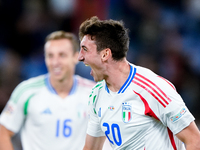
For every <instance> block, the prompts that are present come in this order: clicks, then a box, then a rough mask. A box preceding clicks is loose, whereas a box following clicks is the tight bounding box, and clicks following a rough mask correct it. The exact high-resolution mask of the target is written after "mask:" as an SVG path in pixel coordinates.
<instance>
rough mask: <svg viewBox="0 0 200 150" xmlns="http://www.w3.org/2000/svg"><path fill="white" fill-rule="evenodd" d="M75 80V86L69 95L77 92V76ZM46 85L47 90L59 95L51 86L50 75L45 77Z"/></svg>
mask: <svg viewBox="0 0 200 150" xmlns="http://www.w3.org/2000/svg"><path fill="white" fill-rule="evenodd" d="M73 80H74V81H73V85H72V88H71V90H70V92H69V95H72V94H74V92H75V91H76V87H77V84H78V82H77V78H76V76H73ZM45 84H46V86H47V89H48V90H49V91H50V92H51V93H53V94H56V95H57V92H56V90H55V89H54V88H53V86H52V85H51V82H50V75H49V74H46V76H45Z"/></svg>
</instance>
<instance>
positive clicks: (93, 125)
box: [87, 91, 105, 137]
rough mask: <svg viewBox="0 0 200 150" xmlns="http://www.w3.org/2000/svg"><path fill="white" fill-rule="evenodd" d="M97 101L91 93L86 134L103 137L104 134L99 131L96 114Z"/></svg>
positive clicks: (95, 95)
mask: <svg viewBox="0 0 200 150" xmlns="http://www.w3.org/2000/svg"><path fill="white" fill-rule="evenodd" d="M97 99H98V96H97V94H96V93H95V92H94V91H92V94H91V95H90V100H89V122H88V128H87V134H89V135H91V136H94V137H100V136H105V134H104V132H103V131H102V130H101V127H100V123H99V119H98V116H97V113H96V108H95V106H96V102H97Z"/></svg>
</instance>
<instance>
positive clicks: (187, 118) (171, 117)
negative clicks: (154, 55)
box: [78, 17, 200, 150]
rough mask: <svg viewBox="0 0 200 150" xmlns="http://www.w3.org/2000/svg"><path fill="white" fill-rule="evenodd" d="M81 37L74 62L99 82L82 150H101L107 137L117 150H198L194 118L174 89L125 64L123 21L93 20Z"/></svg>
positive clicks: (199, 141)
mask: <svg viewBox="0 0 200 150" xmlns="http://www.w3.org/2000/svg"><path fill="white" fill-rule="evenodd" d="M79 37H80V40H81V44H80V46H81V50H80V52H79V57H78V59H79V61H83V62H84V63H85V65H88V66H90V67H91V75H92V76H93V78H94V80H95V81H97V82H98V83H97V84H96V86H94V88H93V90H92V93H91V95H90V106H89V107H90V122H89V124H88V129H87V137H86V143H85V146H84V150H100V149H101V147H102V145H103V142H104V140H105V137H107V139H108V140H109V141H110V145H111V146H112V147H113V149H116V150H118V149H119V150H121V149H124V150H125V149H126V150H184V149H185V147H186V149H187V150H200V133H199V130H198V128H197V126H196V124H195V122H194V117H193V115H192V114H191V113H190V111H189V110H188V108H187V107H186V106H185V104H184V102H183V100H182V98H181V96H180V95H179V94H178V93H177V91H176V89H175V87H174V86H173V85H172V83H170V82H169V81H167V80H166V79H164V78H162V77H160V76H159V75H157V74H155V73H154V72H152V71H151V70H149V69H147V68H143V67H140V66H136V65H134V64H131V63H129V62H128V61H127V59H126V54H127V51H128V47H129V37H128V31H127V29H126V28H125V27H124V24H123V22H122V21H115V20H111V19H110V20H99V19H98V17H92V18H91V19H88V20H86V21H84V22H83V23H82V24H81V26H80V29H79ZM182 143H184V144H182ZM184 145H185V146H184Z"/></svg>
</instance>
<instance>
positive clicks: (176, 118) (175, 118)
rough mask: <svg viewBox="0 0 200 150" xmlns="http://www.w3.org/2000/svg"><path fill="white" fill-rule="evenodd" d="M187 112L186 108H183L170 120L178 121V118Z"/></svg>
mask: <svg viewBox="0 0 200 150" xmlns="http://www.w3.org/2000/svg"><path fill="white" fill-rule="evenodd" d="M185 112H186V109H185V108H182V109H181V111H180V112H179V113H178V114H176V115H175V116H173V117H171V118H170V120H171V121H172V122H176V121H177V120H178V119H180V118H181V117H182V116H183V115H184V114H185Z"/></svg>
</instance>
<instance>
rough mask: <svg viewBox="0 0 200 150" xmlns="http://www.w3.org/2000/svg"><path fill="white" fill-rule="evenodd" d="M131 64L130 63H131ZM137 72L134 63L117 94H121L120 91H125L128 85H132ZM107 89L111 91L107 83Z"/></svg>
mask: <svg viewBox="0 0 200 150" xmlns="http://www.w3.org/2000/svg"><path fill="white" fill-rule="evenodd" d="M129 65H130V64H129ZM135 74H136V68H135V67H134V68H133V66H132V65H130V73H129V76H128V78H127V80H126V82H125V83H124V84H123V86H122V87H121V88H120V90H119V91H118V92H117V94H120V93H124V91H125V90H126V89H127V87H128V86H129V85H130V83H131V81H132V80H133V78H134V76H135ZM105 90H106V91H107V92H108V93H110V91H109V89H108V87H107V85H106V84H105Z"/></svg>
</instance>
